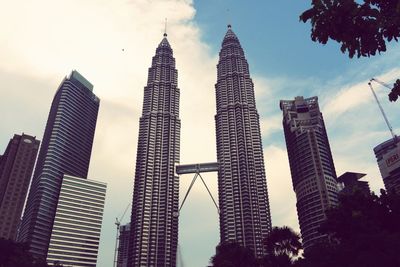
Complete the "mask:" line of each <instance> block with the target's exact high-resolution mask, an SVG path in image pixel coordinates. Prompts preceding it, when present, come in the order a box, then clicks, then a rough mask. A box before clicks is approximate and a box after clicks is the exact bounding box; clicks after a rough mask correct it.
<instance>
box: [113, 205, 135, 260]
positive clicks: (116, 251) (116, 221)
mask: <svg viewBox="0 0 400 267" xmlns="http://www.w3.org/2000/svg"><path fill="white" fill-rule="evenodd" d="M130 205H131V203H129V204H128V206H126V208H125V210H124V213H122V216H120V217H119V219H118V217H117V218H115V225H116V226H117V235H116V237H115V250H114V265H113V266H114V267H116V266H117V253H118V241H119V227H120V226H121V221H122V220H123V219H124V217H125V214H126V211H127V210H128V208H129V206H130Z"/></svg>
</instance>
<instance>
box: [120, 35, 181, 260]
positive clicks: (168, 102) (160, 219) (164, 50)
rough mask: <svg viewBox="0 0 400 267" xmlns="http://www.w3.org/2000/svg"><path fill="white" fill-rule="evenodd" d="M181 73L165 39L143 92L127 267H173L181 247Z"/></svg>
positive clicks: (154, 59) (159, 47)
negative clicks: (179, 234) (179, 231)
mask: <svg viewBox="0 0 400 267" xmlns="http://www.w3.org/2000/svg"><path fill="white" fill-rule="evenodd" d="M177 80H178V72H177V70H176V68H175V59H174V57H173V53H172V49H171V46H170V44H169V43H168V40H167V35H166V34H164V38H163V39H162V41H161V43H160V44H159V46H158V47H157V49H156V54H155V56H154V57H153V59H152V65H151V67H150V68H149V72H148V80H147V86H146V87H145V88H144V100H143V111H142V116H141V118H140V122H139V140H138V147H137V157H136V172H135V180H134V192H133V202H132V216H131V240H130V249H129V259H128V266H135V267H136V266H148V267H151V266H175V263H176V250H177V243H178V205H179V180H178V177H177V176H176V175H175V164H177V163H179V148H180V125H181V122H180V119H179V89H178V87H177Z"/></svg>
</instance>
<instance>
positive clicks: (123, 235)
mask: <svg viewBox="0 0 400 267" xmlns="http://www.w3.org/2000/svg"><path fill="white" fill-rule="evenodd" d="M130 235H131V224H130V223H127V224H125V225H121V227H120V228H119V238H118V239H119V242H118V258H117V267H127V266H128V255H129V239H130Z"/></svg>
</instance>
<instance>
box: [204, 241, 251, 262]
mask: <svg viewBox="0 0 400 267" xmlns="http://www.w3.org/2000/svg"><path fill="white" fill-rule="evenodd" d="M211 264H212V266H213V267H257V266H258V263H257V259H256V258H255V257H254V253H253V251H251V250H250V249H248V248H245V247H242V246H240V245H239V244H238V243H236V242H226V243H221V244H219V245H218V246H217V249H216V254H215V256H213V257H212V258H211Z"/></svg>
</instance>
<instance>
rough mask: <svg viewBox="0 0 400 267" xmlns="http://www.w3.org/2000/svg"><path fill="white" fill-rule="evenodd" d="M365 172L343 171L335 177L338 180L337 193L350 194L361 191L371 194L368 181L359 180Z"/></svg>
mask: <svg viewBox="0 0 400 267" xmlns="http://www.w3.org/2000/svg"><path fill="white" fill-rule="evenodd" d="M365 175H366V174H365V173H357V172H345V173H344V174H342V175H340V176H339V177H338V179H337V181H338V182H339V189H340V191H339V193H340V194H345V195H351V194H353V193H354V192H357V191H358V192H362V193H363V194H365V195H369V194H371V190H370V189H369V185H368V182H366V181H359V180H360V179H361V178H363V177H364V176H365Z"/></svg>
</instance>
